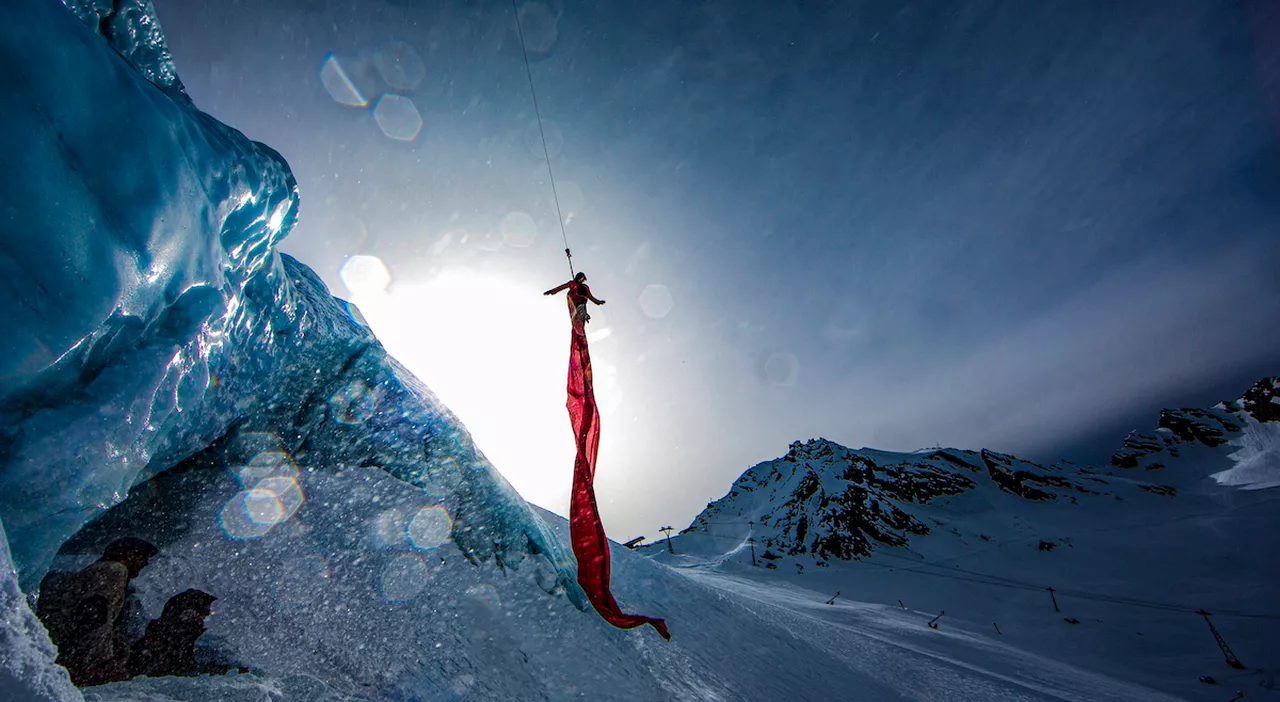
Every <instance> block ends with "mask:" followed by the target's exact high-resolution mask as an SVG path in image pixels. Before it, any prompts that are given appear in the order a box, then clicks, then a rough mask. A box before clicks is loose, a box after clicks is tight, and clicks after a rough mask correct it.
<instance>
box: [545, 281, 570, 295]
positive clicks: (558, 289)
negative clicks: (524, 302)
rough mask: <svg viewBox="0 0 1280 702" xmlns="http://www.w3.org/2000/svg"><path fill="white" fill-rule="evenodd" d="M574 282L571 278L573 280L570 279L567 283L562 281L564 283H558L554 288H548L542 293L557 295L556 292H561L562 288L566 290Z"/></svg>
mask: <svg viewBox="0 0 1280 702" xmlns="http://www.w3.org/2000/svg"><path fill="white" fill-rule="evenodd" d="M572 284H573V281H572V280H571V281H569V282H567V283H562V284H560V285H557V286H555V287H554V288H551V289H550V290H548V291H546V292H544V293H542V294H543V295H555V294H556V293H558V292H560V291H561V290H564V289H565V288H567V287H569V286H570V285H572Z"/></svg>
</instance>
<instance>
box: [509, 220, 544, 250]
mask: <svg viewBox="0 0 1280 702" xmlns="http://www.w3.org/2000/svg"><path fill="white" fill-rule="evenodd" d="M501 228H502V242H503V243H504V244H506V245H507V246H513V247H515V248H519V249H523V248H525V247H527V246H529V245H531V244H533V240H534V239H537V238H538V224H537V223H536V222H534V221H533V217H530V216H529V215H527V214H525V213H523V212H509V213H507V216H505V217H503V218H502V225H501Z"/></svg>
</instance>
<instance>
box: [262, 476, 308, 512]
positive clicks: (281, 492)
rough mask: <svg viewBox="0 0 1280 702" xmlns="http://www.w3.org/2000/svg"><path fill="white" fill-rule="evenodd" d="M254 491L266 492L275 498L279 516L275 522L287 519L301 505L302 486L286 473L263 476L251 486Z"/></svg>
mask: <svg viewBox="0 0 1280 702" xmlns="http://www.w3.org/2000/svg"><path fill="white" fill-rule="evenodd" d="M253 491H255V492H267V493H270V494H271V495H272V497H274V498H275V501H276V504H278V505H280V510H281V513H280V516H279V517H278V518H277V520H276V523H277V524H279V523H281V522H286V521H289V520H290V519H292V518H293V515H294V514H296V513H297V511H298V510H299V509H301V507H302V502H303V499H304V498H303V496H302V487H301V486H300V485H298V481H297V479H296V478H293V477H291V476H287V475H278V476H273V477H270V478H263V479H262V480H259V481H258V484H257V485H256V486H255V487H254V488H253Z"/></svg>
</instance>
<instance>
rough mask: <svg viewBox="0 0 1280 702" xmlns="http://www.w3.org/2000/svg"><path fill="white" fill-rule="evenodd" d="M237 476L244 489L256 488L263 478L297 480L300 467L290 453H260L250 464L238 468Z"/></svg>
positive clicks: (236, 470)
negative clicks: (278, 477) (276, 477)
mask: <svg viewBox="0 0 1280 702" xmlns="http://www.w3.org/2000/svg"><path fill="white" fill-rule="evenodd" d="M235 474H236V477H237V478H238V479H239V480H240V485H241V486H242V487H245V488H251V487H256V486H257V485H258V482H259V481H261V480H262V479H263V478H270V477H275V476H284V477H288V478H297V477H298V466H297V464H295V463H294V462H293V457H292V456H291V455H289V452H288V451H283V450H281V451H259V452H258V453H257V454H255V455H254V457H253V458H250V459H249V462H248V463H246V464H245V465H243V466H238V467H237V468H236V469H235Z"/></svg>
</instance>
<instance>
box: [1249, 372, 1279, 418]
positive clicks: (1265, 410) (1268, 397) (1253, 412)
mask: <svg viewBox="0 0 1280 702" xmlns="http://www.w3.org/2000/svg"><path fill="white" fill-rule="evenodd" d="M1240 405H1241V407H1242V408H1243V409H1244V411H1245V412H1248V413H1249V416H1251V417H1253V418H1254V419H1255V420H1257V421H1259V422H1280V376H1276V377H1271V378H1263V379H1262V380H1259V381H1258V382H1256V383H1254V385H1253V387H1251V388H1249V389H1248V390H1247V391H1246V392H1245V394H1244V397H1242V398H1240Z"/></svg>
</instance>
